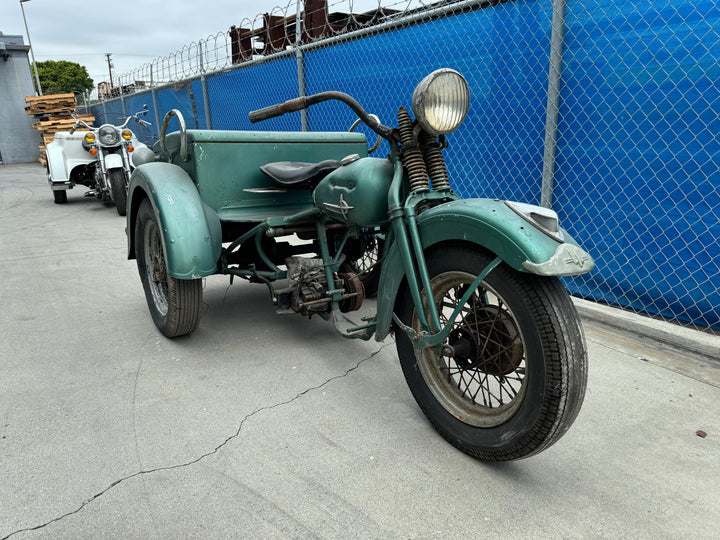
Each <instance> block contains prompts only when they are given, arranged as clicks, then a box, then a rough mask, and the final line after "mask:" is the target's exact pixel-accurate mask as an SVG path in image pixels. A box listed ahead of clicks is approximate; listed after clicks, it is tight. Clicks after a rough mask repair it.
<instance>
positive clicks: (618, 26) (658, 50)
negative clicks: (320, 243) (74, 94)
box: [93, 0, 720, 329]
mask: <svg viewBox="0 0 720 540" xmlns="http://www.w3.org/2000/svg"><path fill="white" fill-rule="evenodd" d="M383 4H384V2H383ZM353 11H354V12H353ZM719 43H720V7H718V6H717V4H716V3H715V2H714V1H700V0H693V1H682V0H664V1H652V2H651V1H637V0H635V1H629V0H584V1H582V2H580V1H576V0H554V1H553V0H527V1H521V0H510V1H500V2H498V1H478V0H475V1H460V2H447V1H446V2H434V3H432V4H428V5H422V4H420V3H417V2H403V3H402V5H397V4H395V5H390V6H387V5H378V4H376V3H375V2H372V3H371V4H370V5H369V6H364V7H361V6H360V5H359V4H358V2H357V1H356V2H355V3H354V4H353V3H351V2H347V3H340V4H335V5H329V6H328V5H326V4H325V2H324V1H323V0H300V3H299V4H295V3H294V2H292V3H291V4H289V5H288V6H287V7H286V8H284V9H276V10H275V11H273V12H271V13H268V14H265V15H263V16H259V17H258V18H256V19H255V21H253V22H248V21H241V24H239V25H238V26H234V27H232V28H231V29H230V30H229V31H228V32H225V33H221V34H218V35H216V36H214V37H212V38H210V39H208V40H203V41H201V42H198V43H196V44H192V45H190V46H187V47H185V48H184V49H183V50H182V51H180V52H178V53H176V54H175V55H170V56H168V57H167V58H165V59H158V60H156V61H155V62H153V63H151V64H147V65H145V66H142V67H141V68H138V70H135V71H133V72H132V73H130V74H125V75H123V76H121V77H120V78H119V80H120V85H119V86H118V87H117V88H116V89H110V90H108V89H105V90H106V91H105V97H106V98H107V97H108V96H112V95H113V94H117V95H119V96H120V97H117V98H114V99H108V100H106V101H103V102H101V103H100V104H98V105H96V106H95V107H94V109H93V112H94V113H95V115H96V117H97V119H98V121H114V120H115V119H116V118H117V117H119V116H124V115H125V114H129V113H133V112H135V111H137V110H140V109H141V108H142V107H143V105H147V106H148V107H149V110H150V115H151V117H152V116H153V115H154V116H155V125H154V126H153V128H152V131H146V132H143V131H142V130H139V135H140V136H141V137H142V136H146V137H152V136H156V135H157V127H158V124H159V121H160V120H161V119H162V117H163V116H164V114H165V113H166V112H167V111H168V110H169V109H172V108H177V109H180V110H181V111H182V113H183V115H184V117H185V119H186V122H187V124H188V127H189V128H194V127H198V128H201V129H206V128H210V129H258V126H252V125H251V124H250V123H249V121H248V119H247V113H248V112H249V111H251V110H253V109H258V108H261V107H265V106H267V105H271V104H274V103H277V102H281V101H285V100H287V99H291V98H293V97H297V96H298V95H304V94H307V95H309V94H313V93H316V92H320V91H324V90H341V91H344V92H348V93H349V94H351V95H353V96H354V97H355V98H357V99H358V101H360V102H361V103H362V104H363V105H364V106H365V107H366V109H367V110H369V111H371V112H373V113H374V114H377V115H378V116H379V117H380V119H381V120H382V121H383V123H385V124H394V123H395V119H394V118H395V114H396V111H397V108H398V107H399V106H400V105H404V106H406V107H408V108H409V101H410V97H411V94H412V89H413V88H414V86H415V85H416V84H417V82H418V81H419V80H420V79H421V78H422V77H423V76H424V75H425V74H427V73H428V72H430V71H432V70H433V69H437V68H439V67H446V66H447V67H452V68H455V69H457V70H458V71H460V72H461V73H463V74H464V75H465V76H466V77H467V79H468V82H469V84H470V88H471V92H472V102H471V109H470V114H469V116H468V118H467V120H466V121H465V123H464V124H463V125H462V126H461V128H460V129H459V130H458V131H457V132H455V133H453V134H452V135H450V136H449V142H450V147H449V148H448V149H447V150H446V152H445V155H446V159H447V162H448V169H449V172H450V174H451V182H452V183H453V187H454V189H455V190H456V191H457V192H458V193H460V194H461V195H462V196H464V197H497V198H503V199H515V200H520V201H525V202H530V203H535V204H540V203H542V204H544V205H546V206H551V207H552V208H553V209H554V210H556V211H557V212H558V213H559V214H560V216H561V222H562V223H563V225H564V226H565V227H566V228H567V229H568V230H569V232H570V233H571V234H572V235H573V236H575V238H576V239H577V240H578V241H579V242H580V243H581V244H582V245H583V246H584V247H585V248H586V249H588V251H590V253H591V254H592V255H593V257H594V258H595V260H596V264H597V266H596V269H595V270H594V271H593V272H591V273H590V274H586V275H584V276H579V277H575V278H568V279H566V280H565V283H566V286H567V287H568V289H569V290H570V291H571V292H572V294H575V295H577V296H581V297H583V298H587V299H591V300H595V301H598V302H604V303H608V304H612V305H617V306H621V307H624V308H627V309H631V310H634V311H636V312H642V313H646V314H651V315H657V316H662V317H665V318H667V319H671V320H676V321H680V322H684V323H689V324H690V325H692V326H694V327H696V328H716V329H717V328H720V240H719V238H720V146H718V137H717V134H718V133H720V117H719V116H718V112H720V87H718V85H717V81H718V80H720V77H719V75H720V46H719V45H718V44H719ZM353 120H354V115H353V114H352V112H350V111H349V110H348V109H347V108H344V107H342V106H340V105H337V104H332V103H325V104H321V105H317V106H315V107H313V108H311V109H310V110H309V111H308V112H307V113H306V114H301V113H299V112H298V113H293V114H290V115H286V116H284V117H282V118H278V119H274V120H270V121H268V122H265V123H263V124H261V125H260V126H259V128H260V129H267V130H300V129H309V130H313V131H315V130H345V129H347V128H348V126H350V124H351V123H352V122H353ZM151 121H152V119H151ZM386 150H387V147H381V149H380V151H379V152H380V153H381V154H382V152H386Z"/></svg>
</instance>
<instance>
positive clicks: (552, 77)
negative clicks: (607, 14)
mask: <svg viewBox="0 0 720 540" xmlns="http://www.w3.org/2000/svg"><path fill="white" fill-rule="evenodd" d="M566 6H567V0H553V15H552V29H551V37H550V65H549V68H548V92H547V107H546V116H545V145H544V151H543V169H542V191H541V193H540V204H541V205H542V206H544V207H546V208H552V204H553V190H554V188H555V157H556V153H557V136H558V115H559V113H560V85H561V83H562V63H563V45H564V43H563V42H564V39H565V8H566Z"/></svg>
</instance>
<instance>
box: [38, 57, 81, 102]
mask: <svg viewBox="0 0 720 540" xmlns="http://www.w3.org/2000/svg"><path fill="white" fill-rule="evenodd" d="M36 66H37V72H38V76H39V77H40V85H41V86H42V91H43V94H69V93H70V92H73V93H76V94H82V93H83V92H85V90H90V89H91V88H92V87H93V80H92V79H91V78H90V76H89V75H88V72H87V68H86V67H85V66H81V65H80V64H76V63H75V62H68V61H67V60H57V61H55V60H46V61H45V62H37V64H36Z"/></svg>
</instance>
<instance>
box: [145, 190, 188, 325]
mask: <svg viewBox="0 0 720 540" xmlns="http://www.w3.org/2000/svg"><path fill="white" fill-rule="evenodd" d="M135 250H136V257H137V266H138V272H139V274H140V280H141V281H142V284H143V289H144V290H145V298H146V300H147V303H148V308H149V309H150V315H151V316H152V319H153V322H154V323H155V326H157V327H158V329H159V330H160V331H161V332H162V333H163V334H165V335H166V336H167V337H176V336H182V335H185V334H189V333H191V332H192V331H193V330H195V328H197V325H198V323H199V322H200V305H201V302H202V279H176V278H174V277H172V276H171V275H170V274H169V273H168V263H167V258H166V252H165V247H164V244H163V238H162V234H161V230H160V227H159V226H158V220H157V217H156V216H155V211H154V210H153V207H152V205H151V204H150V201H149V200H148V199H145V200H144V201H143V202H142V204H141V205H140V208H139V209H138V215H137V224H136V226H135Z"/></svg>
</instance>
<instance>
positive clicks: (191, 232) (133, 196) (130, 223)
mask: <svg viewBox="0 0 720 540" xmlns="http://www.w3.org/2000/svg"><path fill="white" fill-rule="evenodd" d="M145 198H149V199H150V201H151V203H152V206H153V210H154V211H155V215H156V216H157V218H158V219H159V223H160V229H161V231H162V237H163V244H164V246H165V254H166V258H167V264H168V272H169V274H170V275H171V276H172V277H174V278H177V279H195V278H199V277H204V276H209V275H211V274H215V273H216V272H217V261H218V259H219V258H220V252H221V250H222V231H221V227H220V220H219V218H218V216H217V214H216V213H215V211H214V210H213V209H212V208H210V207H209V206H208V205H206V204H205V203H203V202H202V200H200V195H199V194H198V190H197V188H196V187H195V184H194V183H193V181H192V180H191V179H190V177H189V176H188V174H187V173H186V172H185V171H184V170H182V169H181V168H180V167H178V166H176V165H172V164H170V163H146V164H145V165H141V166H139V167H138V168H137V169H135V170H134V171H133V173H132V175H131V177H130V185H129V187H128V205H129V207H128V209H129V211H128V213H127V229H126V233H127V237H128V259H134V258H135V248H136V246H135V223H136V219H137V211H138V208H139V207H140V203H141V202H142V200H143V199H145Z"/></svg>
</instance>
